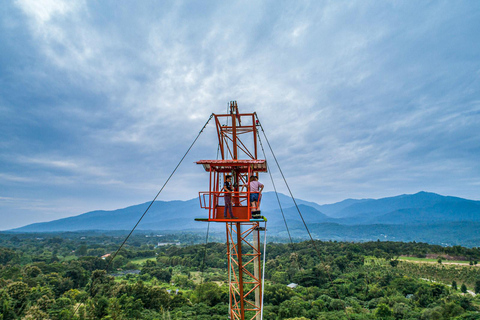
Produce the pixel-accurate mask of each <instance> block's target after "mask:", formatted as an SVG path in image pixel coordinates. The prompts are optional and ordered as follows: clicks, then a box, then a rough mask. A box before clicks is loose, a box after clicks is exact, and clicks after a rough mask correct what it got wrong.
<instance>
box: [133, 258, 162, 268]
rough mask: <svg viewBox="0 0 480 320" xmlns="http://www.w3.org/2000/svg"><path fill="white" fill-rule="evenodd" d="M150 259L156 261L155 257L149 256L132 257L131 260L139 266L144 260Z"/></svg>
mask: <svg viewBox="0 0 480 320" xmlns="http://www.w3.org/2000/svg"><path fill="white" fill-rule="evenodd" d="M148 260H151V261H157V258H156V257H150V258H140V259H133V260H131V262H132V263H134V264H136V265H139V266H141V265H142V264H144V263H145V262H146V261H148Z"/></svg>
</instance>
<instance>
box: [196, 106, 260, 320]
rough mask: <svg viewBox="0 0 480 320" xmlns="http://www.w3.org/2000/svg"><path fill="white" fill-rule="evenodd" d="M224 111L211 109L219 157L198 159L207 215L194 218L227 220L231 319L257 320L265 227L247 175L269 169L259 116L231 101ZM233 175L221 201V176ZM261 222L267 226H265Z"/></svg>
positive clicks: (223, 178) (201, 202)
mask: <svg viewBox="0 0 480 320" xmlns="http://www.w3.org/2000/svg"><path fill="white" fill-rule="evenodd" d="M229 111H230V112H229V113H228V114H214V115H213V116H214V118H215V124H216V128H217V134H218V142H219V151H220V155H221V159H220V160H201V161H197V164H201V165H203V167H204V168H205V170H206V171H207V172H209V173H210V184H209V191H204V192H200V193H199V198H200V206H201V207H202V208H205V209H207V210H208V218H199V219H195V220H197V221H211V222H220V223H225V226H226V235H227V257H228V277H229V279H228V280H229V300H230V311H229V313H230V319H236V320H237V319H238V320H245V319H250V320H253V319H255V320H260V314H261V310H262V305H263V301H262V290H263V288H262V266H261V255H262V254H261V246H260V232H265V231H266V230H265V227H261V226H260V223H265V224H266V219H265V218H263V217H261V216H260V215H259V210H258V208H259V207H260V205H259V204H260V201H261V199H260V200H259V202H258V204H257V207H252V204H251V202H250V194H251V190H250V179H251V177H252V176H257V177H258V173H259V172H267V162H266V160H265V159H258V157H257V134H258V132H257V121H256V119H255V117H256V114H255V113H239V111H238V106H237V102H236V101H231V102H230V106H229ZM227 175H230V176H231V177H232V178H231V179H232V182H231V184H232V186H233V191H232V192H231V193H230V195H227V196H228V197H229V198H228V199H227V200H225V194H226V192H224V191H222V189H223V186H224V184H223V182H224V181H225V177H226V176H227ZM225 201H231V202H230V203H231V205H232V212H233V216H234V218H229V216H228V215H227V218H225V217H224V212H225V204H226V203H225ZM264 226H265V225H264Z"/></svg>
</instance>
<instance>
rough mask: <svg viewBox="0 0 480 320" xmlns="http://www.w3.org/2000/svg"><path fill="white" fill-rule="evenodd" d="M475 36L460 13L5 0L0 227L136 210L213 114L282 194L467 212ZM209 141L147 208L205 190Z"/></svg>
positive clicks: (475, 21)
mask: <svg viewBox="0 0 480 320" xmlns="http://www.w3.org/2000/svg"><path fill="white" fill-rule="evenodd" d="M479 35H480V3H479V2H477V1H421V2H418V1H277V0H275V1H238V2H236V1H141V2H133V1H130V2H127V1H124V2H118V1H59V0H32V1H29V0H17V1H6V2H4V3H2V5H1V7H0V230H5V229H9V228H13V227H18V226H22V225H25V224H28V223H32V222H38V221H49V220H53V219H57V218H60V217H66V216H72V215H77V214H81V213H83V212H87V211H90V210H95V209H105V210H110V209H117V208H122V207H126V206H129V205H133V204H138V203H141V202H146V201H150V200H151V199H153V197H154V196H155V194H156V193H157V192H158V190H159V189H160V187H161V186H162V185H163V183H164V182H165V180H166V179H167V177H168V175H169V174H170V173H171V171H172V170H173V169H174V167H175V165H176V164H177V163H178V161H179V160H180V158H181V157H182V155H183V154H184V152H185V151H186V150H187V148H188V147H189V145H190V144H191V142H192V141H193V139H194V138H195V137H196V135H197V134H198V132H199V130H200V129H201V127H202V126H203V124H204V123H205V122H206V120H207V119H208V117H209V115H210V114H211V113H212V112H214V113H224V112H225V111H226V109H227V104H228V102H229V101H230V100H237V101H238V104H239V108H240V111H243V112H253V111H256V112H257V113H258V116H259V118H260V120H261V122H262V124H263V127H264V129H265V131H266V133H267V137H268V139H269V140H270V142H271V144H272V147H273V150H274V151H275V153H276V156H277V158H278V160H279V162H280V165H281V167H282V170H283V172H284V174H285V176H286V178H287V180H288V182H289V184H290V187H291V189H292V191H293V193H294V196H296V197H298V198H301V199H305V200H311V201H315V202H318V203H320V204H322V203H332V202H336V201H340V200H343V199H345V198H380V197H386V196H394V195H399V194H404V193H416V192H418V191H421V190H425V191H430V192H436V193H440V194H443V195H452V196H459V197H464V198H469V199H476V200H479V199H480V161H479V159H480V134H479V133H480V36H479ZM216 143H217V142H216V136H215V131H214V127H213V126H212V125H210V126H209V127H207V129H206V131H205V132H204V134H202V136H201V137H200V139H199V141H198V142H197V143H196V145H195V146H194V148H193V150H192V151H191V152H190V154H189V155H188V156H187V158H186V159H185V162H184V163H183V164H182V166H181V167H180V169H179V170H178V171H177V173H176V175H175V176H174V178H173V179H172V180H171V182H170V183H169V184H168V185H167V187H166V189H165V190H164V192H163V193H162V194H161V196H160V198H159V199H161V200H173V199H181V200H187V199H192V198H194V197H196V196H197V192H198V191H204V190H206V189H207V188H208V180H207V179H208V177H207V175H206V174H205V173H204V172H203V171H202V168H201V167H199V166H197V165H194V161H196V160H200V159H209V158H215V156H216ZM267 160H270V165H271V166H272V173H273V175H274V178H275V179H276V180H277V179H278V183H277V184H278V185H279V189H280V191H282V192H285V187H282V186H280V184H281V183H280V176H279V175H278V169H275V168H273V164H274V162H273V161H272V159H271V156H270V155H269V154H267ZM261 181H263V182H265V184H266V188H267V190H271V183H270V182H269V176H268V175H263V176H261Z"/></svg>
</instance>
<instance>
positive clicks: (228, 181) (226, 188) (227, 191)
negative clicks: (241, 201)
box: [222, 175, 235, 219]
mask: <svg viewBox="0 0 480 320" xmlns="http://www.w3.org/2000/svg"><path fill="white" fill-rule="evenodd" d="M222 191H223V192H224V195H223V199H224V201H225V210H224V211H223V217H224V218H227V211H228V212H229V214H230V218H231V219H235V217H234V216H233V212H232V192H233V186H232V176H230V175H229V176H226V177H225V182H224V183H223V189H222Z"/></svg>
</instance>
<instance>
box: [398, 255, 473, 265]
mask: <svg viewBox="0 0 480 320" xmlns="http://www.w3.org/2000/svg"><path fill="white" fill-rule="evenodd" d="M398 260H403V261H412V262H435V263H438V259H431V258H430V259H428V258H417V257H399V258H398ZM442 263H459V264H465V265H470V261H465V260H445V259H442Z"/></svg>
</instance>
